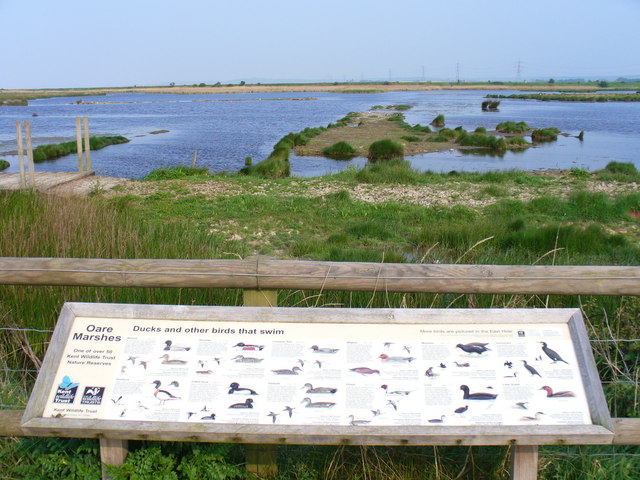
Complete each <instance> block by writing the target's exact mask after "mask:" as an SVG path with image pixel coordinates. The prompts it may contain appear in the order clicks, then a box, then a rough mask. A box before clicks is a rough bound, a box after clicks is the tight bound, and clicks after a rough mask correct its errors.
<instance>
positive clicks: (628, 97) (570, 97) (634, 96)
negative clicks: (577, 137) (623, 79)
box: [487, 87, 640, 102]
mask: <svg viewBox="0 0 640 480" xmlns="http://www.w3.org/2000/svg"><path fill="white" fill-rule="evenodd" d="M623 88H624V87H623ZM625 90H627V89H626V88H625ZM487 97H489V98H517V99H521V100H540V101H543V102H552V101H553V102H640V93H598V94H594V93H575V94H570V93H522V94H513V95H487Z"/></svg>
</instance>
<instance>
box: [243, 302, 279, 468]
mask: <svg viewBox="0 0 640 480" xmlns="http://www.w3.org/2000/svg"><path fill="white" fill-rule="evenodd" d="M243 302H244V305H245V306H248V307H277V306H278V292H277V290H243ZM245 454H246V457H245V462H246V468H247V471H249V472H251V473H253V474H255V475H257V476H258V477H269V476H273V475H277V473H278V446H277V445H269V444H247V445H246V449H245Z"/></svg>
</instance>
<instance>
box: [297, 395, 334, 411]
mask: <svg viewBox="0 0 640 480" xmlns="http://www.w3.org/2000/svg"><path fill="white" fill-rule="evenodd" d="M300 403H304V404H305V408H331V407H333V406H334V405H335V403H333V402H312V401H311V399H310V398H309V397H306V398H303V399H302V401H301V402H300Z"/></svg>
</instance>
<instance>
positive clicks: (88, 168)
mask: <svg viewBox="0 0 640 480" xmlns="http://www.w3.org/2000/svg"><path fill="white" fill-rule="evenodd" d="M83 120H84V155H85V159H86V163H85V166H84V167H85V172H90V171H91V143H90V142H89V117H84V119H83Z"/></svg>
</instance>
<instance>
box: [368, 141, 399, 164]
mask: <svg viewBox="0 0 640 480" xmlns="http://www.w3.org/2000/svg"><path fill="white" fill-rule="evenodd" d="M403 157H404V147H403V146H402V145H401V144H399V143H398V142H394V141H393V140H389V139H388V138H387V139H384V140H378V141H377V142H373V143H372V144H371V145H369V154H368V156H367V158H368V159H369V160H370V161H372V162H376V161H378V160H393V159H396V158H403Z"/></svg>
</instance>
